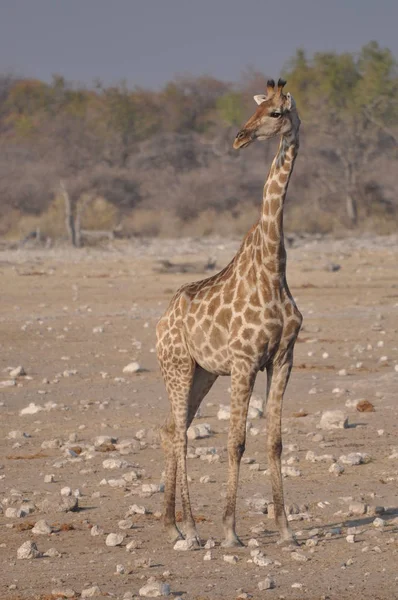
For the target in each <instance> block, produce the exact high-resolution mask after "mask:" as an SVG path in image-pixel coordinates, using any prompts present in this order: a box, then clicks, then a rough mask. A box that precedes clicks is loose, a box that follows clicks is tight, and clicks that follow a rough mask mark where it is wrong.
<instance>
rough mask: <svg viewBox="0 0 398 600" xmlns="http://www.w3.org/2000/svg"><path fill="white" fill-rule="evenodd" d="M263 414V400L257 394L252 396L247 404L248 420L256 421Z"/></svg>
mask: <svg viewBox="0 0 398 600" xmlns="http://www.w3.org/2000/svg"><path fill="white" fill-rule="evenodd" d="M263 413H264V398H262V397H261V396H259V395H258V394H252V396H251V398H250V404H249V413H248V418H249V419H258V418H259V417H262V415H263Z"/></svg>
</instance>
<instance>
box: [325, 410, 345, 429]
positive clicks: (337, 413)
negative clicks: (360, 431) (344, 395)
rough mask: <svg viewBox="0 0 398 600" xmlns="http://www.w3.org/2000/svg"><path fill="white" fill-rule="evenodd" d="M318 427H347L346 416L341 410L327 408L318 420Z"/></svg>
mask: <svg viewBox="0 0 398 600" xmlns="http://www.w3.org/2000/svg"><path fill="white" fill-rule="evenodd" d="M319 427H320V429H326V430H332V429H344V428H346V427H348V418H347V417H346V415H345V414H344V413H343V411H341V410H327V411H325V412H324V413H323V414H322V417H321V420H320V422H319Z"/></svg>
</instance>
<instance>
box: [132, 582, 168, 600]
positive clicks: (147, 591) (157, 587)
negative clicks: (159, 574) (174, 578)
mask: <svg viewBox="0 0 398 600" xmlns="http://www.w3.org/2000/svg"><path fill="white" fill-rule="evenodd" d="M139 594H140V596H144V597H146V598H158V597H159V596H169V595H170V585H169V584H168V583H163V582H162V581H153V580H152V581H151V580H149V581H148V583H147V584H146V585H144V586H143V587H142V588H141V589H140V591H139Z"/></svg>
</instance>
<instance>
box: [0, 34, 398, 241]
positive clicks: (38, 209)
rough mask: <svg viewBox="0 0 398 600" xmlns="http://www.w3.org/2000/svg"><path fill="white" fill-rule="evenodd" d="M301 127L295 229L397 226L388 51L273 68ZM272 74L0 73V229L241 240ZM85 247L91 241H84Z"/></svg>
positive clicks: (256, 192) (374, 47) (254, 187)
mask: <svg viewBox="0 0 398 600" xmlns="http://www.w3.org/2000/svg"><path fill="white" fill-rule="evenodd" d="M281 75H282V76H284V78H285V79H287V81H288V85H287V87H286V89H287V90H289V91H290V92H291V93H292V94H293V95H294V96H295V99H296V102H297V105H298V109H299V111H300V116H301V119H302V128H301V132H302V133H301V148H300V155H299V158H298V160H297V163H296V167H295V174H294V177H293V178H292V181H291V184H290V188H289V194H288V199H287V206H286V228H287V230H289V231H294V232H309V233H315V232H319V233H342V232H344V231H349V230H353V229H354V230H358V231H370V232H374V233H390V232H393V231H396V227H397V224H398V198H397V181H398V171H397V156H398V152H397V150H398V69H397V61H396V59H395V57H394V56H393V55H392V53H391V52H390V50H388V49H387V48H381V47H380V46H379V45H378V44H377V43H376V42H370V43H369V44H367V45H366V46H364V47H363V48H362V49H361V50H360V51H359V52H358V53H355V54H351V53H343V54H338V53H333V52H328V53H325V52H322V53H316V54H314V55H313V56H307V55H306V53H305V52H304V51H303V50H301V49H299V50H298V51H297V53H296V55H295V56H294V57H292V59H291V60H290V62H289V63H288V64H287V65H286V68H285V70H284V72H283V73H282V74H281ZM269 76H273V77H278V76H279V74H278V73H277V74H275V73H274V74H268V73H267V74H262V73H258V72H255V71H252V70H247V72H245V73H244V74H243V75H242V77H241V79H240V81H239V82H237V83H227V82H225V81H220V80H217V79H214V78H212V77H207V76H203V77H199V78H193V77H189V76H184V77H178V78H176V79H174V80H173V81H170V82H169V83H168V84H167V85H166V86H165V87H164V88H163V89H161V90H160V91H150V90H145V89H139V88H134V89H129V88H128V87H127V86H126V85H125V84H124V83H123V82H122V83H120V84H119V85H117V86H115V87H105V86H104V85H102V83H101V81H96V82H95V84H94V85H93V86H92V87H91V88H87V87H83V86H80V85H76V84H73V83H69V82H67V81H65V80H64V78H63V77H62V76H59V75H57V76H54V78H53V81H52V82H51V84H47V83H43V82H41V81H37V80H31V79H23V78H17V77H15V76H12V75H7V74H4V75H0V150H1V152H0V235H1V236H3V237H4V238H5V239H8V240H11V239H17V240H23V239H29V238H30V237H35V236H36V237H37V238H40V239H41V240H46V239H47V240H56V239H62V238H66V237H69V240H70V242H71V243H72V244H74V245H76V246H80V245H83V244H86V243H92V241H93V240H95V239H97V238H99V237H101V235H105V236H110V237H112V236H119V237H128V236H133V235H142V236H167V237H178V236H186V235H189V236H203V235H211V234H221V235H235V234H242V233H244V232H245V231H246V230H247V229H248V228H249V227H250V226H251V225H252V224H253V223H254V222H255V221H256V219H257V217H258V215H259V211H260V205H261V198H262V186H263V183H264V179H265V177H266V175H267V172H268V168H269V165H270V162H271V160H272V157H273V154H274V152H275V149H276V146H275V144H276V143H277V142H275V143H258V144H253V145H252V146H250V148H248V149H247V150H245V151H242V152H236V151H234V150H233V149H232V142H233V139H234V136H235V133H236V131H237V129H238V128H239V127H240V126H241V125H242V124H243V123H244V122H245V120H246V119H247V118H248V117H249V116H250V115H251V114H252V113H253V112H254V109H255V104H254V101H253V99H252V96H253V94H257V93H262V92H264V90H265V83H266V80H267V79H268V77H269ZM90 240H91V242H90Z"/></svg>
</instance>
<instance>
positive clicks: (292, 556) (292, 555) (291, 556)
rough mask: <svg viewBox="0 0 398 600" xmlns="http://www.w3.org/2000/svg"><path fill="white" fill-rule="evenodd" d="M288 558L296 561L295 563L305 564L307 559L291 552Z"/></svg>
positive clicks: (299, 553) (302, 555)
mask: <svg viewBox="0 0 398 600" xmlns="http://www.w3.org/2000/svg"><path fill="white" fill-rule="evenodd" d="M290 558H292V559H293V560H296V561H297V562H307V560H308V557H307V556H306V555H305V554H303V553H302V552H299V551H296V552H292V553H291V555H290Z"/></svg>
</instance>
